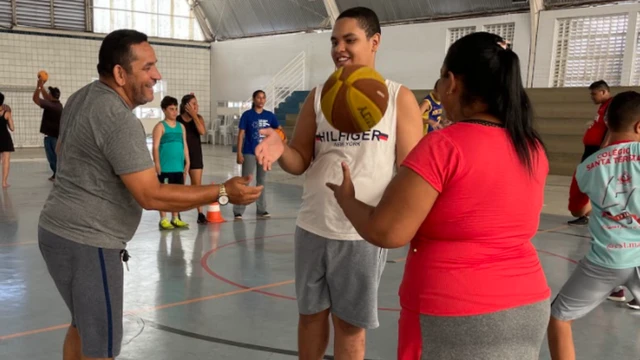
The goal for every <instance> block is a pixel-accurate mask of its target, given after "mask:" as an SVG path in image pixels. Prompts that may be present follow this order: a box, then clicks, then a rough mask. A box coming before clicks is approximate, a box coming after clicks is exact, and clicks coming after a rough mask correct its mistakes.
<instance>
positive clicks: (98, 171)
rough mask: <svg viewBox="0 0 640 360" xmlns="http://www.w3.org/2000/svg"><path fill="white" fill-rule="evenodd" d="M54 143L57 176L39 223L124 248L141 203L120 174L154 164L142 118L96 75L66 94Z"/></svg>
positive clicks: (137, 220) (71, 236) (72, 235)
mask: <svg viewBox="0 0 640 360" xmlns="http://www.w3.org/2000/svg"><path fill="white" fill-rule="evenodd" d="M58 143H59V144H60V154H59V155H58V170H57V172H56V181H55V183H54V186H53V190H51V193H50V194H49V198H48V199H47V202H46V203H45V205H44V209H43V210H42V213H41V214H40V226H42V227H43V228H44V229H46V230H48V231H50V232H52V233H54V234H57V235H58V236H61V237H63V238H66V239H68V240H71V241H75V242H78V243H81V244H86V245H90V246H95V247H103V248H108V249H123V248H125V247H126V243H127V242H128V241H129V240H131V238H132V237H133V234H134V233H135V231H136V229H137V228H138V225H139V224H140V218H141V216H142V208H141V207H140V205H139V204H138V203H137V202H136V201H135V199H134V198H133V195H132V194H131V193H130V192H129V190H127V188H126V187H125V185H124V183H123V182H122V180H121V179H120V176H119V175H124V174H129V173H134V172H138V171H142V170H146V169H149V168H153V166H154V164H153V161H152V159H151V154H150V152H149V149H148V148H147V143H146V134H145V131H144V128H143V126H142V123H141V122H140V120H138V118H137V117H136V116H135V115H134V114H133V113H132V111H131V109H130V108H129V107H128V106H127V104H126V103H125V102H124V100H123V99H122V98H121V97H120V96H119V95H118V94H117V93H116V92H115V91H114V90H113V89H111V88H110V87H108V86H107V85H105V84H103V83H101V82H100V81H95V82H93V83H91V84H89V85H87V86H85V87H83V88H82V89H80V90H78V91H77V92H75V93H74V94H73V95H71V97H70V98H69V99H68V100H67V103H66V105H65V108H64V111H63V113H62V118H61V129H60V137H59V138H58Z"/></svg>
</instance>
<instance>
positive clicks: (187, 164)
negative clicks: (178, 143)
mask: <svg viewBox="0 0 640 360" xmlns="http://www.w3.org/2000/svg"><path fill="white" fill-rule="evenodd" d="M178 124H180V123H178ZM180 126H182V144H183V145H184V146H183V147H184V175H185V178H186V176H187V174H188V173H189V169H191V159H190V158H189V145H188V144H187V129H186V128H185V126H184V125H182V124H180Z"/></svg>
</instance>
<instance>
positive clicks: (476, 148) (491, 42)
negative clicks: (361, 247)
mask: <svg viewBox="0 0 640 360" xmlns="http://www.w3.org/2000/svg"><path fill="white" fill-rule="evenodd" d="M438 93H439V94H440V95H441V100H442V104H443V106H444V108H445V109H446V112H447V116H448V118H449V119H451V120H452V121H453V122H454V124H453V125H451V126H448V127H446V128H444V129H442V130H438V131H434V132H433V133H431V134H429V135H428V136H425V137H423V138H422V140H421V141H420V143H419V144H418V145H417V146H416V147H415V148H414V149H413V150H412V151H411V153H409V155H408V156H407V158H406V159H405V160H404V161H403V162H402V163H401V167H400V168H399V170H398V173H397V175H396V176H395V177H393V179H392V180H391V182H390V183H389V185H388V186H386V189H385V190H384V194H383V196H382V199H381V200H380V202H379V203H378V204H377V206H370V205H367V204H366V203H364V202H362V201H361V200H359V199H361V196H362V195H361V194H362V193H363V192H365V191H366V187H367V185H366V184H364V183H360V184H358V183H356V185H355V186H354V183H353V182H352V181H351V170H350V168H349V167H348V166H347V165H346V164H342V173H343V176H342V178H343V179H342V184H341V185H340V186H338V185H336V184H328V186H329V187H330V188H331V189H332V190H333V192H334V196H335V197H336V199H337V201H338V204H339V205H340V208H341V209H342V210H343V211H344V214H345V215H346V217H347V218H348V219H349V221H350V222H351V223H352V224H353V226H354V227H355V229H356V230H357V231H358V233H359V234H361V235H362V237H363V238H364V239H365V240H367V241H368V242H370V243H371V244H373V245H376V246H380V247H382V248H400V247H404V246H405V245H409V246H410V247H409V253H408V255H407V260H406V265H405V271H404V276H403V279H402V284H401V286H400V291H399V293H400V304H401V308H402V309H401V312H400V320H399V339H398V356H397V358H398V359H399V360H416V359H437V360H454V359H455V360H458V359H474V360H495V359H518V360H538V358H539V353H540V348H541V345H542V342H543V339H544V335H545V331H546V328H547V324H548V319H549V309H550V306H549V298H550V296H551V291H550V289H549V286H548V284H547V280H546V277H545V273H544V271H543V269H542V265H541V264H540V259H539V257H538V253H537V251H536V249H535V247H534V246H533V244H532V243H531V240H532V239H533V237H534V236H535V235H536V232H537V231H538V225H539V223H540V213H541V212H542V206H543V200H544V187H545V182H546V178H547V175H548V173H549V163H548V160H547V156H546V153H545V149H544V145H543V143H542V140H541V139H540V136H539V135H538V133H537V132H536V131H535V129H534V127H533V121H534V117H533V111H532V106H531V102H530V101H529V98H528V97H527V93H526V91H525V89H524V86H523V84H522V74H521V73H520V60H519V58H518V55H517V54H516V53H515V52H513V51H511V50H510V49H509V47H508V46H507V43H506V41H505V40H504V39H502V38H501V37H500V36H498V35H495V34H490V33H487V32H477V33H473V34H470V35H467V36H464V37H462V38H461V39H459V40H458V41H456V42H455V43H454V44H453V45H452V46H451V47H450V48H449V50H448V52H447V55H446V57H445V60H444V63H443V66H442V69H441V75H440V81H439V83H438ZM487 159H491V161H487ZM334 166H335V168H336V170H339V169H340V164H339V163H335V164H334ZM354 174H355V172H354ZM487 204H490V206H487ZM451 284H456V285H455V286H456V291H455V292H451V291H450V289H451Z"/></svg>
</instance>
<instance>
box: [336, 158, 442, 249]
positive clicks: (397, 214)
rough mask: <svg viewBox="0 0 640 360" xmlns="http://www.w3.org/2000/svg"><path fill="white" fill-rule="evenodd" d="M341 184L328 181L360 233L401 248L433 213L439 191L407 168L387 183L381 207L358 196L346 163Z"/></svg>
mask: <svg viewBox="0 0 640 360" xmlns="http://www.w3.org/2000/svg"><path fill="white" fill-rule="evenodd" d="M342 170H343V180H342V184H341V185H340V186H338V185H335V184H327V186H328V187H329V188H330V189H332V190H333V191H334V195H335V197H336V199H337V201H338V204H339V205H340V207H341V208H342V210H343V211H344V214H345V215H346V217H347V218H348V219H349V221H350V222H351V224H353V227H354V228H355V229H356V231H357V232H358V234H360V236H362V237H363V238H364V239H365V240H366V241H368V242H370V243H372V244H373V245H376V246H379V247H382V248H399V247H402V246H404V245H406V244H408V243H409V242H410V241H411V239H412V238H413V237H414V236H415V234H416V232H417V231H418V229H419V228H420V226H421V225H422V223H423V222H424V219H425V218H426V217H427V215H429V211H431V207H432V206H433V204H434V203H435V201H436V199H437V198H438V195H439V193H438V191H436V189H434V188H433V187H432V186H431V185H430V184H429V183H428V182H426V181H425V180H424V179H423V178H422V177H421V176H420V175H418V174H417V173H415V172H414V171H413V170H411V169H409V168H407V167H404V166H403V167H400V169H399V170H398V174H397V175H396V176H395V177H394V178H393V179H392V180H391V182H390V183H389V186H387V188H386V190H385V192H384V194H383V196H382V199H381V200H380V203H379V204H378V206H376V207H373V206H370V205H367V204H365V203H363V202H362V201H360V200H357V199H356V195H357V194H356V193H355V189H354V188H353V183H352V182H351V174H350V171H349V167H348V166H347V165H346V164H345V163H343V164H342Z"/></svg>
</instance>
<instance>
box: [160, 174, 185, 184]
mask: <svg viewBox="0 0 640 360" xmlns="http://www.w3.org/2000/svg"><path fill="white" fill-rule="evenodd" d="M158 180H160V182H161V183H163V184H175V185H184V173H181V172H174V173H162V174H160V175H158Z"/></svg>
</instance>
